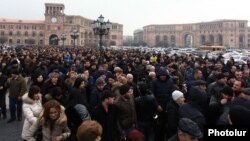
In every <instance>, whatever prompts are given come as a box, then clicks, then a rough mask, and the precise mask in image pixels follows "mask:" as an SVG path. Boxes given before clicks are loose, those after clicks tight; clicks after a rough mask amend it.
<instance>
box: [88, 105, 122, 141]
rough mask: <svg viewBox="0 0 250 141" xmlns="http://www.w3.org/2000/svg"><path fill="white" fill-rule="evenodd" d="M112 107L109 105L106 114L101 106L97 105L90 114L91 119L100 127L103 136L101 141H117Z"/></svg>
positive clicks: (115, 119) (113, 108)
mask: <svg viewBox="0 0 250 141" xmlns="http://www.w3.org/2000/svg"><path fill="white" fill-rule="evenodd" d="M115 112H116V111H115V107H114V105H109V107H108V112H106V111H105V110H104V107H103V105H102V104H99V105H98V106H97V107H96V108H95V109H94V110H93V113H92V119H94V120H96V121H97V122H99V123H100V124H101V125H102V128H103V134H102V137H101V138H102V141H118V133H117V126H116V123H117V122H116V121H117V118H116V113H115Z"/></svg>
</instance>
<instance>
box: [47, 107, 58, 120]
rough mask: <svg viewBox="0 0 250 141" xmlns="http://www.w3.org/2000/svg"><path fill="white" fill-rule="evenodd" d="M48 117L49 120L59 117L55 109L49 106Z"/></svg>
mask: <svg viewBox="0 0 250 141" xmlns="http://www.w3.org/2000/svg"><path fill="white" fill-rule="evenodd" d="M49 117H50V119H51V120H56V119H57V118H58V117H59V112H58V111H57V110H56V108H50V110H49Z"/></svg>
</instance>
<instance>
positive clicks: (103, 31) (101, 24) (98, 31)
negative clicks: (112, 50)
mask: <svg viewBox="0 0 250 141" xmlns="http://www.w3.org/2000/svg"><path fill="white" fill-rule="evenodd" d="M92 27H93V30H94V34H95V35H99V38H100V42H99V49H100V60H99V63H100V65H102V63H103V53H104V52H103V51H104V50H103V48H102V36H103V35H108V34H109V31H110V28H111V23H110V22H109V20H108V21H107V22H105V21H104V17H103V16H102V15H100V17H98V19H97V20H96V21H94V22H93V23H92Z"/></svg>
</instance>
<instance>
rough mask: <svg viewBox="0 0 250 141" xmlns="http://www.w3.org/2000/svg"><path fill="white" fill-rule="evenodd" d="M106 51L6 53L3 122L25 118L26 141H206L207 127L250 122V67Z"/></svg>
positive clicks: (0, 75) (0, 71) (0, 84)
mask: <svg viewBox="0 0 250 141" xmlns="http://www.w3.org/2000/svg"><path fill="white" fill-rule="evenodd" d="M103 53H104V54H103V55H102V56H103V57H100V54H99V51H98V49H96V48H80V47H76V48H70V47H68V48H62V47H36V48H32V47H22V48H18V49H16V50H15V51H13V50H11V51H5V52H1V53H0V108H1V116H2V118H3V119H7V118H8V120H7V122H8V123H12V122H13V121H15V120H17V121H22V118H23V117H24V125H23V130H22V135H21V137H22V139H23V140H25V141H32V140H39V139H40V140H41V139H42V140H43V141H63V140H70V141H120V140H126V141H144V140H145V141H166V140H169V141H177V140H178V141H194V140H202V135H203V132H204V125H241V124H244V125H245V124H250V122H249V118H250V87H249V86H250V69H249V68H250V62H248V63H247V64H244V65H242V66H239V65H237V64H236V63H235V62H234V59H233V58H231V59H230V60H229V61H228V62H227V63H226V64H224V58H223V57H222V56H219V57H218V58H216V59H209V58H207V57H205V58H202V57H197V56H194V55H177V54H174V55H172V56H168V55H167V54H156V53H151V52H141V51H139V50H138V51H136V50H126V51H122V50H109V49H105V50H104V51H103ZM101 59H102V60H101ZM7 92H8V93H9V94H8V96H9V111H10V117H7V114H6V113H7V110H6V103H5V97H6V94H7Z"/></svg>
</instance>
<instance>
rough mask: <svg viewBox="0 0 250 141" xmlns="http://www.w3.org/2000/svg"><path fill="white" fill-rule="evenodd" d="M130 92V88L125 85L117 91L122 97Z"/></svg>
mask: <svg viewBox="0 0 250 141" xmlns="http://www.w3.org/2000/svg"><path fill="white" fill-rule="evenodd" d="M129 90H130V86H129V85H127V84H125V85H122V86H121V87H120V89H119V92H120V94H121V95H124V94H126V93H127V92H128V91H129Z"/></svg>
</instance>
